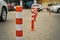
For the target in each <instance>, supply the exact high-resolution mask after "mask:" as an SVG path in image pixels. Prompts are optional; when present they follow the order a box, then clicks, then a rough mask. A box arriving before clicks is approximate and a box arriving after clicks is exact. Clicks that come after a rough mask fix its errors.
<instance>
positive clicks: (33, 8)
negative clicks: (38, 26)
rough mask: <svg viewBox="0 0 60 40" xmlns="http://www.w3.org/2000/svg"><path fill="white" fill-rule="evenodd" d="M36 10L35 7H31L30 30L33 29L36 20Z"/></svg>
mask: <svg viewBox="0 0 60 40" xmlns="http://www.w3.org/2000/svg"><path fill="white" fill-rule="evenodd" d="M37 14H38V11H37V8H35V7H32V21H31V30H32V31H34V23H35V22H36V17H37Z"/></svg>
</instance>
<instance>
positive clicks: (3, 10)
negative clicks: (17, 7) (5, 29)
mask: <svg viewBox="0 0 60 40" xmlns="http://www.w3.org/2000/svg"><path fill="white" fill-rule="evenodd" d="M7 10H8V8H7V4H6V2H5V1H4V0H0V21H6V19H7Z"/></svg>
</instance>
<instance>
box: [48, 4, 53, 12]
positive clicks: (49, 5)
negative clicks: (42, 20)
mask: <svg viewBox="0 0 60 40" xmlns="http://www.w3.org/2000/svg"><path fill="white" fill-rule="evenodd" d="M53 5H54V4H52V3H51V4H48V8H47V10H48V11H49V7H51V6H53Z"/></svg>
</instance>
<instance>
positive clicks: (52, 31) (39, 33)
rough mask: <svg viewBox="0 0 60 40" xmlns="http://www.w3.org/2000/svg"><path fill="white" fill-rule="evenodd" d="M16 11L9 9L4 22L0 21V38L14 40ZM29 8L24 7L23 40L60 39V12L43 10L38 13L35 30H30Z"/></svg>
mask: <svg viewBox="0 0 60 40" xmlns="http://www.w3.org/2000/svg"><path fill="white" fill-rule="evenodd" d="M15 15H16V12H15V11H9V12H8V18H7V21H6V22H0V40H16V36H15V35H16V33H15V31H16V24H15V23H16V22H15V21H16V16H15ZM31 15H32V13H31V10H30V9H24V10H23V12H22V17H23V27H22V28H23V32H24V35H23V40H60V13H54V12H51V15H49V12H48V11H45V10H43V11H42V12H39V13H38V16H37V21H36V22H35V31H31Z"/></svg>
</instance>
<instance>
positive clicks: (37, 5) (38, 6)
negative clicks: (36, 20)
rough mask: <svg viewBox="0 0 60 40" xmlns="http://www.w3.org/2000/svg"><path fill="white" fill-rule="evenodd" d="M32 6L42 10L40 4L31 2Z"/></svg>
mask: <svg viewBox="0 0 60 40" xmlns="http://www.w3.org/2000/svg"><path fill="white" fill-rule="evenodd" d="M32 7H36V8H37V9H38V12H40V11H42V9H43V7H42V5H41V4H32Z"/></svg>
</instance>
